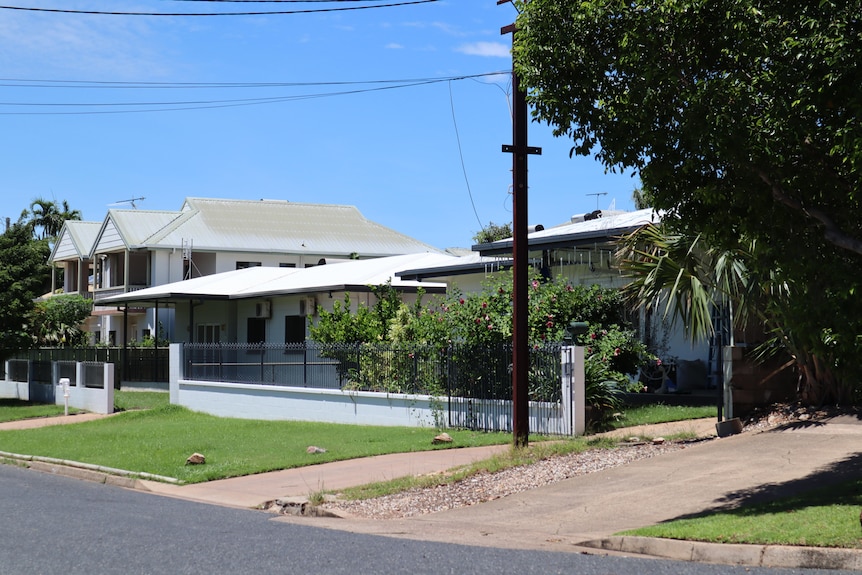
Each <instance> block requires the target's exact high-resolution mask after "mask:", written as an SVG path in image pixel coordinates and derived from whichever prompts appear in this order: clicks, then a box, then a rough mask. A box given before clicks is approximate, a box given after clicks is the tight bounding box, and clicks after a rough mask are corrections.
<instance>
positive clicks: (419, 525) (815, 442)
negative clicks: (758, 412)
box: [0, 415, 862, 570]
mask: <svg viewBox="0 0 862 575" xmlns="http://www.w3.org/2000/svg"><path fill="white" fill-rule="evenodd" d="M69 419H70V420H71V421H68V422H72V421H82V420H83V417H82V416H80V415H76V416H70V417H69ZM57 423H60V422H59V421H58V422H57ZM45 424H48V422H45ZM7 425H10V424H0V429H4V428H7V427H6V426H7ZM679 431H688V432H692V433H695V434H697V435H698V436H701V437H704V436H713V435H714V434H715V426H714V420H712V419H707V420H696V421H689V422H679V423H675V424H663V425H661V426H647V427H646V428H641V429H631V428H629V429H625V430H620V431H618V432H616V433H617V434H618V435H620V436H622V437H628V436H632V435H639V436H649V437H657V436H661V435H670V434H672V433H676V432H679ZM506 449H509V447H508V446H496V447H481V448H464V449H450V450H444V451H435V452H421V453H409V454H393V455H385V456H379V457H370V458H366V459H359V460H352V461H344V462H336V463H327V464H321V465H316V466H311V467H305V468H301V469H294V470H285V471H277V472H272V473H263V474H259V475H253V476H248V477H240V478H234V479H226V480H221V481H212V482H208V483H204V484H194V485H184V486H177V485H168V484H165V483H159V482H154V481H142V480H137V481H133V482H131V483H130V484H129V486H133V487H135V488H137V489H143V490H147V491H150V492H152V493H156V494H159V495H164V496H171V497H179V498H183V499H189V500H194V501H200V502H205V503H212V504H219V505H228V506H235V507H246V508H250V507H257V506H259V505H261V504H263V503H265V502H268V501H272V500H275V499H279V498H286V497H290V496H293V497H297V496H299V497H302V496H308V495H309V494H311V493H314V492H317V491H320V490H323V489H326V490H337V489H342V488H344V487H348V486H354V485H361V484H365V483H369V482H373V481H381V480H385V479H392V478H395V477H400V476H405V475H416V474H425V473H434V472H440V471H444V470H446V469H450V468H452V467H456V466H459V465H465V464H468V463H471V462H473V461H476V460H480V459H485V458H487V457H489V456H491V455H492V454H493V453H495V452H500V451H504V450H506ZM860 451H862V421H860V420H859V419H856V418H855V417H849V416H843V417H837V418H833V419H831V420H828V421H825V422H819V423H810V422H809V423H807V424H802V425H797V426H792V427H787V428H777V429H774V430H770V431H764V432H749V433H743V434H740V435H735V436H732V437H725V438H721V439H714V440H711V441H705V442H701V443H695V444H692V445H690V446H688V447H686V448H685V449H683V450H679V451H675V452H671V453H667V454H663V455H661V456H657V457H653V458H650V459H645V460H640V461H636V462H634V463H630V464H627V465H624V466H621V467H615V468H611V469H607V470H604V471H600V472H596V473H592V474H588V475H583V476H579V477H575V478H572V479H568V480H565V481H562V482H559V483H556V484H553V485H547V486H544V487H540V488H538V489H533V490H530V491H527V492H523V493H519V494H515V495H511V496H508V497H505V498H503V499H498V500H495V501H490V502H487V503H482V504H479V505H474V506H470V507H463V508H459V509H454V510H450V511H443V512H439V513H434V514H430V515H424V516H419V517H415V518H409V519H398V520H367V519H352V518H326V517H294V516H287V515H285V516H277V519H276V520H278V521H289V522H296V523H302V524H306V525H310V526H316V527H323V528H330V529H341V530H347V531H351V532H357V533H367V534H375V535H384V536H390V537H401V538H411V539H423V540H430V541H440V542H447V543H458V544H466V545H481V546H493V547H504V548H520V549H539V550H546V551H568V552H583V551H585V550H587V549H589V550H593V551H594V552H600V553H624V554H646V555H650V556H654V557H665V558H673V559H680V560H687V561H704V562H712V563H728V564H738V565H749V566H766V567H791V568H804V567H817V568H833V569H851V570H862V551H860V550H824V549H818V548H803V547H781V546H762V545H714V544H704V543H693V542H685V541H670V540H661V539H648V538H632V537H617V536H614V534H615V533H618V532H620V531H623V530H626V529H632V528H636V527H641V526H645V525H652V524H655V523H658V522H661V521H667V520H670V519H675V518H680V517H686V516H689V515H693V514H696V513H700V512H703V511H710V510H718V509H724V508H732V507H735V506H738V505H744V504H748V503H752V502H756V501H762V500H769V499H773V498H776V497H783V496H786V495H790V494H793V493H798V492H800V491H804V490H807V489H809V488H811V487H814V486H817V487H820V486H823V485H827V484H829V483H831V482H837V481H841V480H844V479H848V478H851V477H858V476H859V474H860V472H862V453H860ZM47 471H51V472H55V473H62V472H63V470H62V469H61V468H60V467H59V466H58V467H56V468H52V469H47ZM789 520H792V516H789ZM855 521H856V519H855V518H854V523H855Z"/></svg>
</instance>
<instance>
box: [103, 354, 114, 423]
mask: <svg viewBox="0 0 862 575" xmlns="http://www.w3.org/2000/svg"><path fill="white" fill-rule="evenodd" d="M104 370H105V371H104V375H103V379H102V381H103V385H104V392H105V395H104V398H105V411H104V413H114V364H113V363H106V364H105V365H104Z"/></svg>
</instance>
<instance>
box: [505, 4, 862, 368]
mask: <svg viewBox="0 0 862 575" xmlns="http://www.w3.org/2000/svg"><path fill="white" fill-rule="evenodd" d="M519 7H520V8H521V14H520V15H519V17H518V22H517V24H518V31H517V33H516V40H515V50H514V54H515V66H516V69H517V72H518V74H519V75H520V78H521V81H522V85H524V86H526V87H527V88H528V90H529V91H528V98H529V100H530V102H531V103H532V104H533V109H534V115H535V117H536V119H538V120H540V121H544V122H547V123H549V124H550V125H551V126H553V128H554V131H555V133H556V135H558V136H564V137H568V138H571V139H572V143H573V147H572V153H573V154H581V155H593V154H594V155H595V156H596V157H597V158H598V160H599V161H601V162H602V163H604V164H605V165H606V166H607V167H608V168H610V169H620V170H631V171H633V172H635V173H637V174H638V175H639V176H640V178H641V180H642V182H643V185H644V190H645V192H646V193H647V196H648V198H649V200H650V203H651V204H652V205H654V206H655V207H657V208H661V209H665V210H667V216H666V221H668V222H669V223H670V224H671V225H672V226H674V227H675V228H676V229H677V230H680V231H681V232H684V233H687V234H688V235H689V236H691V237H694V236H697V235H699V236H700V237H701V238H702V239H703V241H704V242H705V243H706V244H707V245H711V246H715V247H717V248H719V249H725V250H732V249H734V248H735V247H736V246H738V242H739V239H740V237H744V238H746V241H754V242H757V245H758V250H757V252H756V254H755V256H754V257H753V258H752V259H750V260H749V261H748V262H747V264H748V269H749V270H750V272H751V273H754V274H755V275H756V276H758V277H765V276H766V275H767V273H768V274H769V276H770V282H773V283H774V285H781V286H787V287H789V288H790V289H791V292H790V297H788V299H787V300H786V301H785V302H784V304H785V305H786V306H789V307H787V308H785V309H784V310H783V318H784V319H785V320H787V321H791V322H792V324H791V325H785V326H784V327H785V329H786V330H787V331H788V332H791V333H794V334H796V336H798V337H799V338H800V339H801V340H808V347H809V350H810V351H813V352H814V353H815V355H816V356H819V357H830V358H832V359H831V360H830V365H829V366H827V367H829V368H832V369H834V370H838V372H840V373H843V376H844V377H845V378H855V377H857V376H858V374H856V373H854V370H853V369H852V366H851V365H850V364H849V362H847V361H846V360H847V359H848V358H850V357H854V356H856V355H857V354H858V351H859V349H860V344H862V342H860V337H859V334H862V325H860V323H862V320H860V319H859V318H862V303H860V299H862V298H859V297H858V292H859V291H860V289H862V285H860V280H859V279H858V278H859V277H860V276H859V274H858V271H857V270H858V269H859V266H860V264H862V204H860V201H862V197H860V192H862V189H860V183H862V182H860V167H862V125H860V123H859V122H858V118H859V117H860V113H862V91H860V90H859V86H860V85H862V71H860V68H859V65H858V62H859V61H862V19H860V16H859V15H860V14H862V3H860V2H859V1H848V2H838V1H828V0H826V1H821V2H783V1H781V0H767V1H757V0H692V1H687V2H678V1H674V0H653V1H638V0H635V1H626V0H595V1H585V0H529V1H528V2H523V3H521V4H520V5H519ZM794 311H795V313H793V312H794ZM824 371H828V370H824Z"/></svg>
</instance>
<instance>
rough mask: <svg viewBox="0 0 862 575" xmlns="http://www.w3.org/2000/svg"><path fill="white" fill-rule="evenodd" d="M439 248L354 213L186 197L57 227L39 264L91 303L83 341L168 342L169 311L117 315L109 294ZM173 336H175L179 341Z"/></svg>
mask: <svg viewBox="0 0 862 575" xmlns="http://www.w3.org/2000/svg"><path fill="white" fill-rule="evenodd" d="M425 253H430V254H439V253H442V252H440V250H438V249H436V248H434V247H432V246H430V245H428V244H425V243H423V242H420V241H418V240H416V239H414V238H411V237H409V236H407V235H404V234H402V233H400V232H397V231H395V230H392V229H390V228H387V227H385V226H382V225H380V224H378V223H375V222H373V221H370V220H368V219H366V218H365V217H364V216H363V215H362V214H361V213H360V212H359V210H358V209H357V208H356V207H354V206H344V205H331V204H310V203H296V202H289V201H285V200H259V201H258V200H230V199H214V198H193V197H192V198H186V199H185V201H184V202H183V204H182V206H181V208H180V209H179V210H177V211H156V210H143V209H140V210H139V209H112V210H109V211H108V213H107V215H106V216H105V219H104V220H103V221H102V222H79V221H67V222H66V223H65V224H64V226H63V228H62V230H61V232H60V234H59V236H58V238H57V242H56V243H55V245H54V249H53V251H52V253H51V256H50V258H49V263H50V264H51V265H52V266H54V267H55V268H60V269H62V270H63V272H64V273H63V276H62V277H63V282H62V285H56V284H57V281H56V279H57V274H55V276H54V277H55V285H54V286H53V289H52V292H54V293H58V292H62V293H69V294H81V295H83V296H84V297H90V298H93V300H94V304H95V307H94V311H93V316H92V317H91V318H90V319H89V320H88V322H87V324H86V329H87V330H88V331H89V332H90V333H91V334H92V338H91V340H92V342H93V343H109V344H113V345H123V344H125V343H128V342H132V341H140V340H142V339H143V338H145V337H148V336H149V337H157V336H163V337H165V338H167V339H175V335H174V332H173V330H174V308H173V307H172V306H165V307H158V306H153V307H148V308H144V307H136V308H135V307H128V306H127V307H124V308H123V309H122V310H119V309H117V307H116V305H114V304H113V303H109V302H108V300H109V298H111V297H112V296H116V295H121V294H128V293H132V292H135V291H139V290H143V289H147V288H151V287H156V286H161V285H165V284H171V283H175V282H179V281H182V280H190V279H195V278H200V277H203V276H209V275H212V274H218V273H222V272H227V271H233V270H239V269H243V268H253V267H272V268H276V269H279V268H280V269H282V270H283V271H284V270H291V269H304V268H311V267H314V266H318V265H320V264H331V263H333V262H340V261H349V260H365V259H372V258H380V257H387V256H393V255H401V254H425ZM179 337H181V338H182V337H185V335H184V334H179Z"/></svg>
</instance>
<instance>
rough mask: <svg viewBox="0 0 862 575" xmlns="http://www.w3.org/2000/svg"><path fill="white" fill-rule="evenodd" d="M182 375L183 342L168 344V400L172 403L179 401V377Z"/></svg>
mask: <svg viewBox="0 0 862 575" xmlns="http://www.w3.org/2000/svg"><path fill="white" fill-rule="evenodd" d="M182 375H183V344H181V343H172V344H170V352H169V355H168V382H169V383H168V386H169V390H170V402H171V403H172V404H174V405H179V403H180V379H182Z"/></svg>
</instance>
